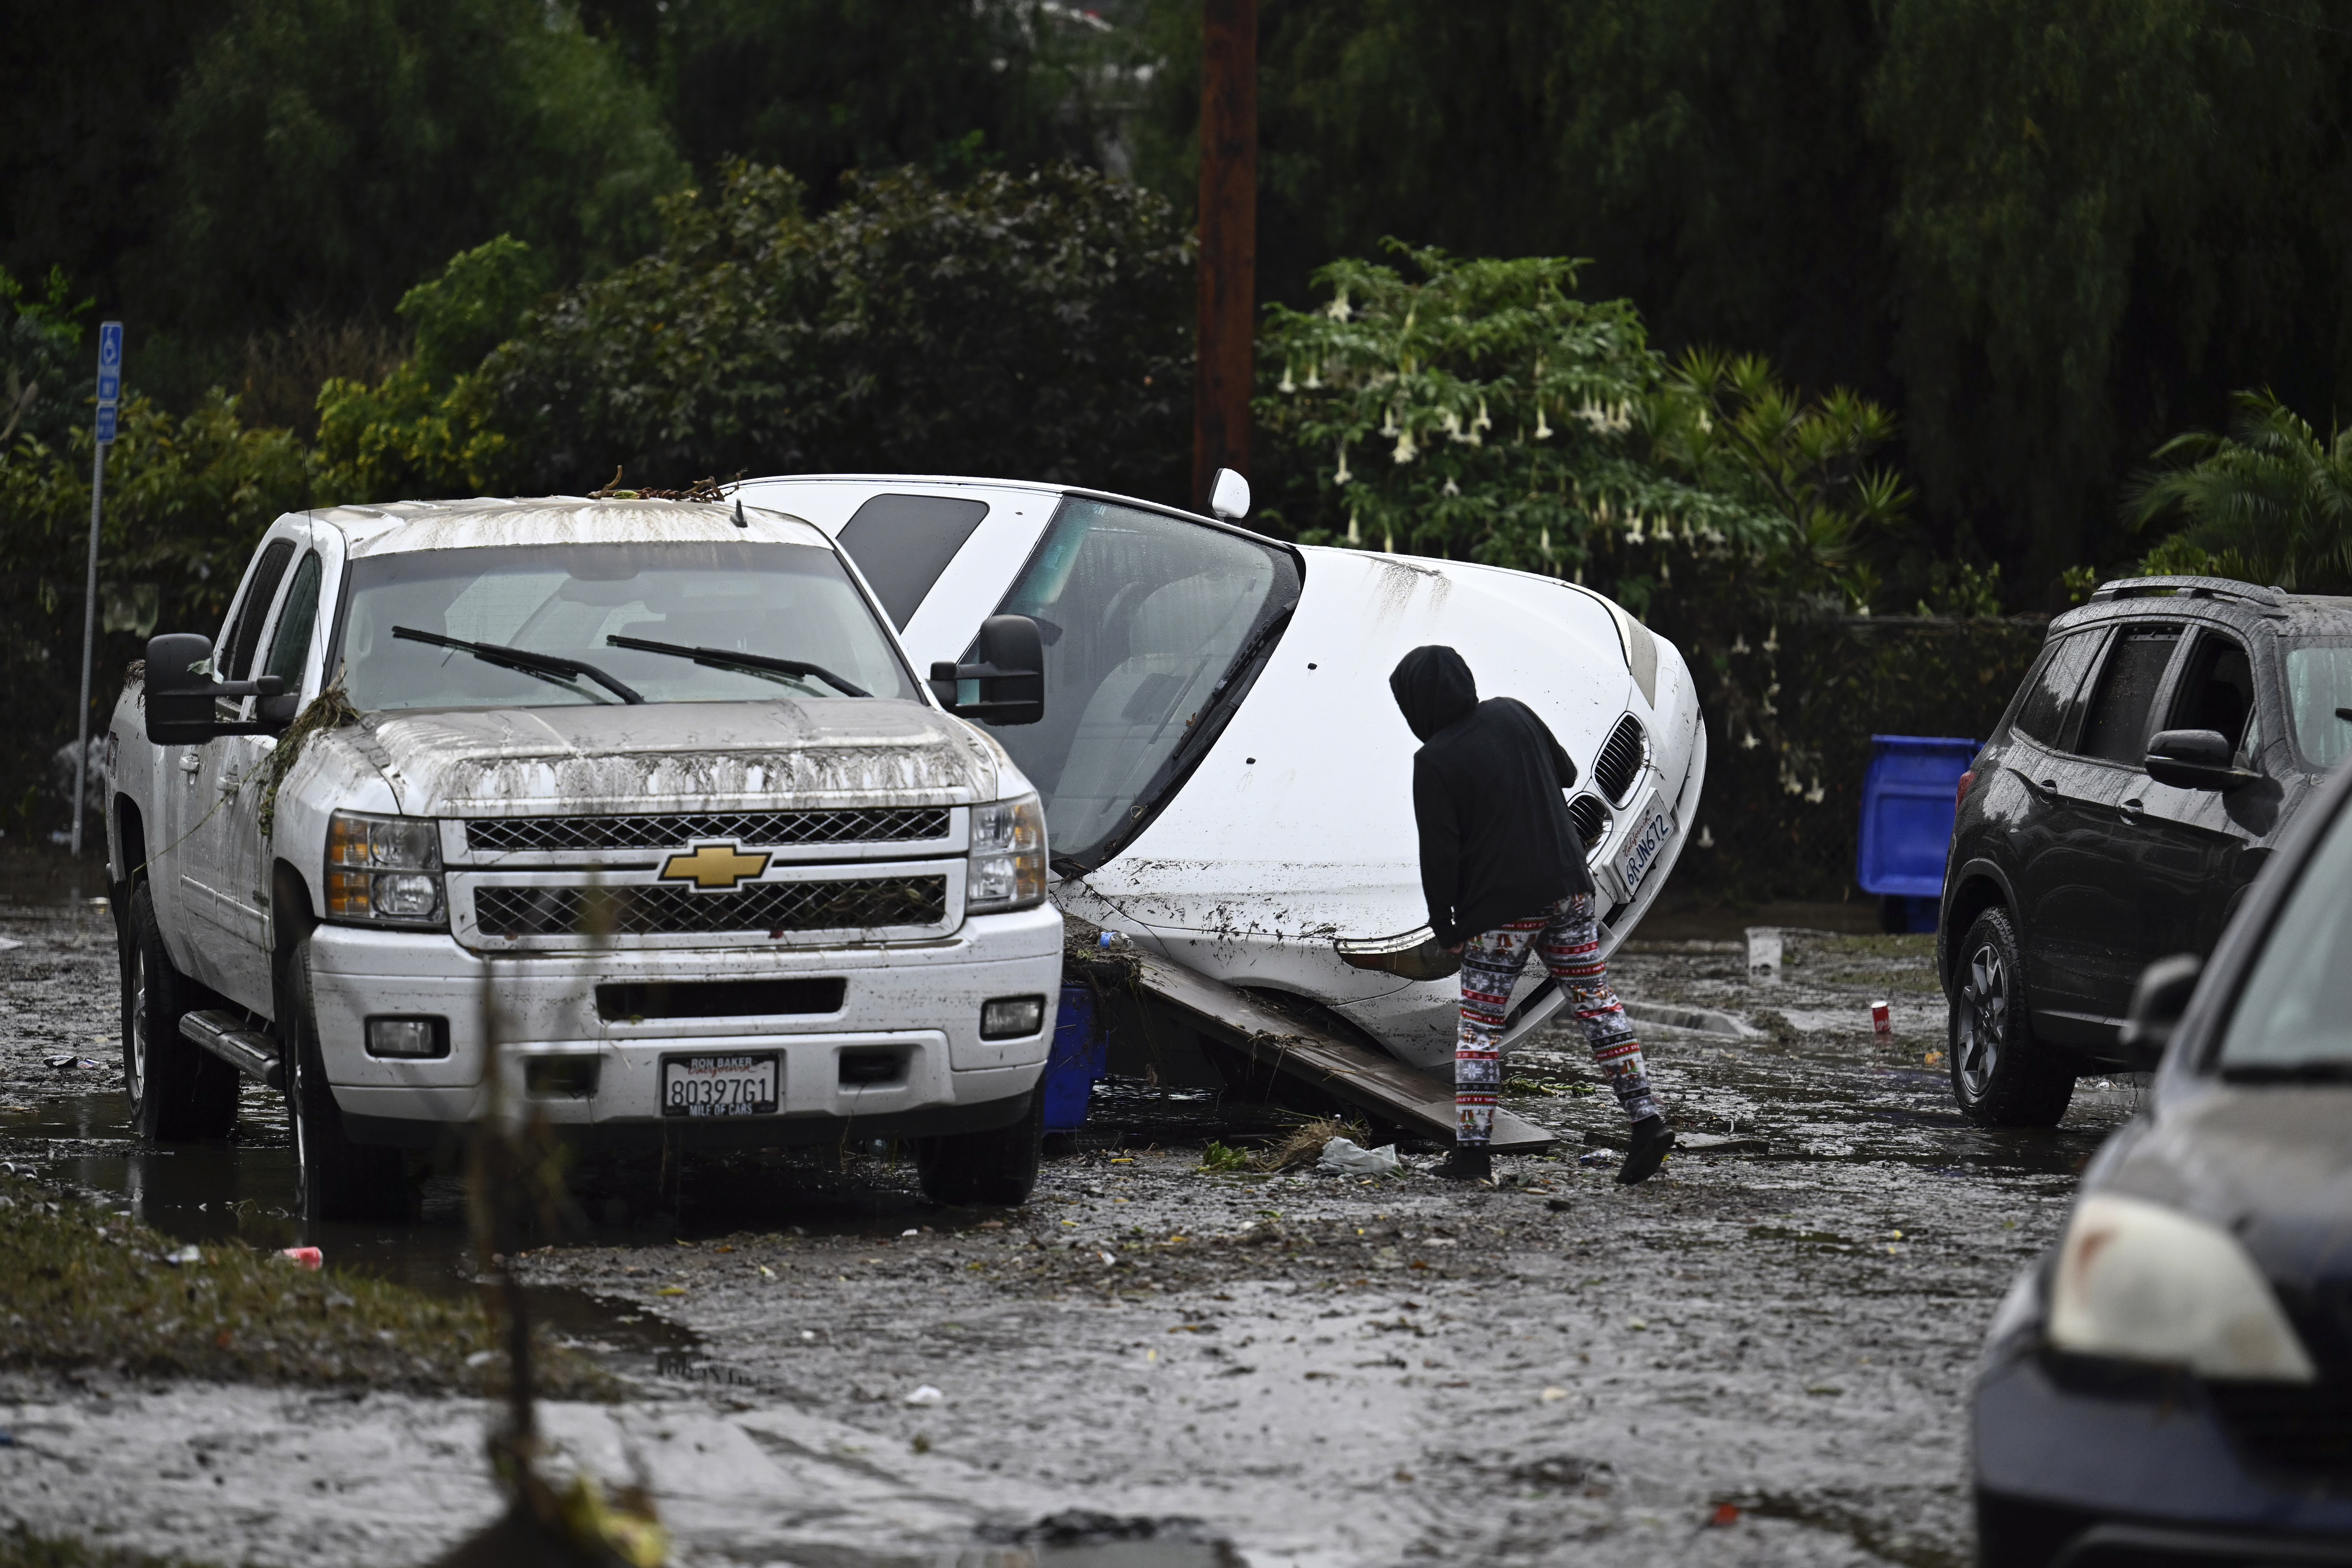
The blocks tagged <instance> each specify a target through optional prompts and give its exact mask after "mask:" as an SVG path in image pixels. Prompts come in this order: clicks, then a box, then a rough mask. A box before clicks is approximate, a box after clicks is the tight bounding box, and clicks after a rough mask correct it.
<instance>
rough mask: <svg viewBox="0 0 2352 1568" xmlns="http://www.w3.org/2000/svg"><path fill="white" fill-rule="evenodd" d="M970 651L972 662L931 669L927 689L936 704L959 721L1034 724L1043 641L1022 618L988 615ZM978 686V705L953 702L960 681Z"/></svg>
mask: <svg viewBox="0 0 2352 1568" xmlns="http://www.w3.org/2000/svg"><path fill="white" fill-rule="evenodd" d="M972 647H973V651H975V652H976V653H978V654H979V655H980V662H979V663H977V664H950V663H947V662H945V661H941V662H940V663H938V664H935V665H933V666H931V690H932V692H933V694H935V695H936V696H937V697H938V698H939V700H940V706H942V707H944V708H945V709H946V710H948V711H949V712H950V713H952V714H954V715H955V716H956V717H957V718H959V719H977V720H980V721H982V723H986V724H995V725H1004V724H1034V723H1035V722H1037V721H1039V720H1040V719H1043V718H1044V717H1045V637H1044V635H1043V634H1042V633H1040V632H1039V631H1038V629H1037V623H1036V622H1034V621H1033V620H1031V619H1030V618H1029V617H1028V616H989V617H988V619H986V620H984V621H982V622H981V623H980V636H979V637H978V638H977V639H976V640H975V641H974V643H973V645H972ZM967 680H970V681H975V682H977V683H978V684H979V687H980V696H979V700H977V701H972V702H959V701H957V700H956V698H957V695H958V689H959V687H960V685H961V682H963V681H967Z"/></svg>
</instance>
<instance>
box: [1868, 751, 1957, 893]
mask: <svg viewBox="0 0 2352 1568" xmlns="http://www.w3.org/2000/svg"><path fill="white" fill-rule="evenodd" d="M1870 748H1871V750H1870V771H1869V772H1868V773H1865V774H1864V775H1863V781H1862V842H1861V845H1860V847H1859V850H1858V853H1857V854H1856V855H1855V857H1854V858H1855V863H1856V867H1857V870H1856V876H1855V879H1856V880H1857V881H1858V882H1860V883H1861V884H1862V890H1863V891H1864V892H1865V893H1875V894H1877V895H1878V896H1879V897H1880V898H1882V899H1885V900H1898V899H1899V900H1903V902H1902V904H1901V905H1900V906H1899V907H1898V906H1895V905H1894V904H1893V903H1891V902H1890V904H1889V919H1888V920H1887V921H1886V925H1887V928H1888V929H1889V930H1900V931H1934V930H1935V929H1936V921H1937V911H1938V910H1939V909H1940V908H1941V906H1942V900H1943V893H1944V852H1945V851H1946V850H1947V849H1948V848H1949V847H1951V842H1952V816H1953V814H1954V812H1955V811H1956V810H1957V809H1958V801H1957V799H1956V798H1955V797H1956V795H1957V794H1958V789H1959V784H1960V775H1961V774H1962V773H1966V772H1968V771H1969V764H1970V763H1974V762H1975V761H1976V755H1977V743H1976V742H1974V741H1961V740H1955V739H1952V738H1950V737H1948V736H1925V735H1873V736H1872V737H1871V738H1870Z"/></svg>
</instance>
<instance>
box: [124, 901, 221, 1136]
mask: <svg viewBox="0 0 2352 1568" xmlns="http://www.w3.org/2000/svg"><path fill="white" fill-rule="evenodd" d="M119 951H120V959H119V966H120V968H121V973H122V1088H123V1092H124V1093H126V1094H127V1095H129V1096H130V1098H131V1129H132V1131H135V1132H137V1133H138V1134H139V1136H140V1137H142V1138H145V1139H150V1140H152V1141H153V1142H159V1143H173V1142H182V1141H184V1140H187V1139H192V1138H226V1137H227V1136H228V1135H229V1134H230V1133H231V1132H232V1131H236V1097H237V1089H238V1088H239V1087H240V1086H239V1083H238V1079H239V1078H240V1077H241V1076H242V1075H240V1074H239V1073H238V1072H237V1070H236V1068H233V1067H231V1066H229V1065H228V1063H226V1062H225V1061H223V1060H221V1059H220V1058H218V1057H216V1056H214V1055H213V1054H212V1053H211V1052H209V1051H207V1050H205V1049H203V1048H202V1047H198V1046H197V1045H196V1044H195V1043H194V1041H192V1040H189V1039H187V1038H185V1037H183V1036H182V1035H181V1033H180V1019H181V1018H182V1017H183V1016H185V1015H187V1014H189V1013H192V1012H194V1011H195V1010H196V1009H197V1008H199V1007H202V1006H203V1005H205V1002H207V1001H208V1000H210V997H209V995H208V994H207V993H206V992H205V989H204V987H202V986H200V985H198V984H196V983H195V982H194V981H193V980H191V979H189V978H188V977H187V976H186V975H184V974H183V973H180V972H179V971H178V970H177V969H174V968H173V966H172V955H171V954H170V953H169V952H165V951H164V948H163V927H162V926H161V925H160V924H158V923H157V921H156V920H155V898H154V895H153V893H152V892H151V891H150V890H149V889H148V886H147V884H146V883H145V882H144V881H142V882H141V883H140V884H139V888H138V890H137V891H136V892H134V893H132V894H131V921H130V931H129V933H128V936H127V939H126V940H125V941H124V942H122V944H121V949H120V950H119Z"/></svg>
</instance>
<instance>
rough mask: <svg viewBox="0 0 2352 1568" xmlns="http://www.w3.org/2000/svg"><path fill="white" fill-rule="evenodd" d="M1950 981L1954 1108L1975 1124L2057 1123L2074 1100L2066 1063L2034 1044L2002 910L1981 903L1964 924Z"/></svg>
mask: <svg viewBox="0 0 2352 1568" xmlns="http://www.w3.org/2000/svg"><path fill="white" fill-rule="evenodd" d="M1958 979H1959V989H1958V994H1956V995H1954V996H1953V998H1952V1004H1951V1049H1950V1051H1949V1052H1948V1055H1949V1057H1950V1058H1951V1069H1952V1098H1953V1099H1954V1100H1958V1102H1959V1107H1960V1110H1961V1112H1962V1114H1964V1115H1966V1116H1967V1117H1968V1119H1969V1121H1973V1122H1975V1123H1976V1124H1977V1125H1978V1126H1979V1127H2055V1126H2057V1125H2058V1119H2059V1118H2060V1117H2062V1116H2063V1115H2065V1114H2066V1105H2067V1102H2068V1101H2069V1100H2073V1099H2074V1068H2073V1066H2072V1064H2070V1063H2068V1062H2065V1061H2063V1060H2053V1059H2052V1057H2051V1053H2050V1052H2049V1051H2048V1050H2046V1049H2044V1048H2043V1047H2040V1046H2038V1045H2036V1044H2035V1042H2034V1038H2033V1025H2032V1021H2031V1020H2030V1019H2029V1018H2028V1017H2027V1016H2026V1009H2025V962H2024V957H2023V954H2022V952H2021V951H2020V948H2019V945H2018V941H2017V930H2016V928H2015V927H2014V926H2012V925H2011V923H2010V918H2009V911H2008V910H2003V909H2000V908H1998V907H1996V908H1993V909H1989V910H1985V912H1984V913H1982V914H1980V915H1979V916H1978V917H1977V918H1976V922H1975V923H1974V924H1972V925H1970V926H1969V934H1968V939H1967V940H1966V941H1965V942H1961V944H1960V962H1959V974H1958Z"/></svg>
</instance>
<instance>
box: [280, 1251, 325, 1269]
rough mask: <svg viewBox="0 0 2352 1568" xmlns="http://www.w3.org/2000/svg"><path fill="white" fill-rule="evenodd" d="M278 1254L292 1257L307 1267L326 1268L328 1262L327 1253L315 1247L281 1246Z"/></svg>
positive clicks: (282, 1256)
mask: <svg viewBox="0 0 2352 1568" xmlns="http://www.w3.org/2000/svg"><path fill="white" fill-rule="evenodd" d="M278 1257H280V1258H291V1259H293V1260H294V1261H295V1262H297V1263H299V1264H300V1265H301V1266H302V1267H303V1268H324V1267H325V1266H326V1262H327V1255H326V1254H325V1253H323V1252H321V1251H320V1250H319V1249H318V1248H317V1247H279V1248H278Z"/></svg>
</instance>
